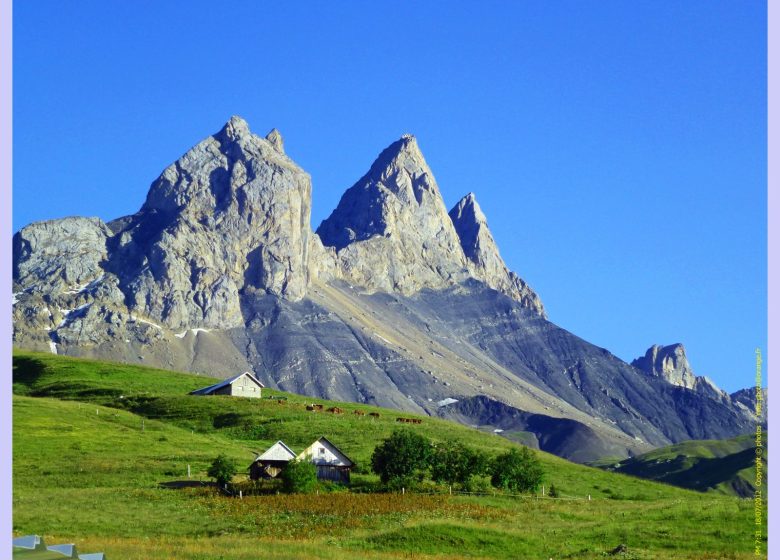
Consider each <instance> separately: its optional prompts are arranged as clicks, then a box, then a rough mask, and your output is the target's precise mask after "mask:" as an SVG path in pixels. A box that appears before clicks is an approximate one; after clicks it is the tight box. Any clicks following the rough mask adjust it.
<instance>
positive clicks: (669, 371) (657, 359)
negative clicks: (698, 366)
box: [631, 344, 696, 389]
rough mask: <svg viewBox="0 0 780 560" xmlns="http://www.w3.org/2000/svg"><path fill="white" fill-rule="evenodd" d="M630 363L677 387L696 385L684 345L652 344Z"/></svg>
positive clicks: (692, 386)
mask: <svg viewBox="0 0 780 560" xmlns="http://www.w3.org/2000/svg"><path fill="white" fill-rule="evenodd" d="M631 365H632V366H634V367H635V368H637V369H639V370H641V371H643V372H645V373H646V374H648V375H653V376H655V377H660V378H662V379H664V380H665V381H666V382H667V383H670V384H672V385H676V386H678V387H685V388H686V389H693V388H694V387H695V386H696V376H695V375H694V373H693V370H692V369H691V366H690V364H689V363H688V358H687V356H686V355H685V347H684V346H683V345H682V344H672V345H669V346H660V345H658V344H654V345H653V346H651V347H650V348H648V350H647V352H646V353H645V355H644V356H642V357H641V358H637V359H635V360H634V361H633V362H631Z"/></svg>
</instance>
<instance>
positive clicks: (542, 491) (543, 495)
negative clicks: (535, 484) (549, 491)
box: [542, 484, 544, 498]
mask: <svg viewBox="0 0 780 560" xmlns="http://www.w3.org/2000/svg"><path fill="white" fill-rule="evenodd" d="M542 498H544V484H542Z"/></svg>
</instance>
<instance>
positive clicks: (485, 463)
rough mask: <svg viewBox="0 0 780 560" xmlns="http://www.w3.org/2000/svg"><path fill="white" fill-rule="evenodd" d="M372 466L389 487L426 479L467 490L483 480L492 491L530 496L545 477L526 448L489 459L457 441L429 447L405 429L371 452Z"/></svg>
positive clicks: (536, 461) (397, 486)
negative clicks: (485, 478)
mask: <svg viewBox="0 0 780 560" xmlns="http://www.w3.org/2000/svg"><path fill="white" fill-rule="evenodd" d="M371 467H372V469H373V471H374V472H375V473H376V474H378V475H379V478H380V480H381V481H382V484H384V485H385V487H387V488H391V489H397V488H401V487H407V488H408V487H414V486H417V485H419V484H420V483H422V482H423V481H424V480H425V478H426V476H428V475H430V479H431V480H432V481H433V482H436V483H446V484H449V485H454V486H458V487H460V488H463V489H465V490H472V489H475V488H477V487H478V486H479V482H478V478H479V477H485V476H487V477H490V483H491V484H492V485H493V486H494V487H496V488H501V489H504V490H510V491H513V492H534V491H536V490H537V489H538V488H539V486H540V485H541V483H542V480H543V478H544V469H543V468H542V465H541V463H540V462H539V459H538V458H537V457H536V454H535V453H534V452H533V451H532V450H531V449H529V448H527V447H523V448H522V449H520V450H518V449H511V450H509V451H508V452H506V453H504V454H502V455H499V456H497V457H494V458H493V459H491V458H489V457H488V456H487V455H486V454H485V453H483V452H481V451H478V450H475V449H471V448H469V447H467V446H465V445H463V444H462V443H461V442H457V441H448V442H444V443H440V444H433V443H431V441H430V440H428V439H427V438H425V437H423V436H421V435H419V434H417V433H414V432H412V431H410V430H408V429H398V430H396V431H394V432H393V433H392V435H390V437H388V438H387V439H385V440H384V441H382V443H380V444H379V445H378V446H377V447H376V448H375V449H374V453H373V455H372V456H371Z"/></svg>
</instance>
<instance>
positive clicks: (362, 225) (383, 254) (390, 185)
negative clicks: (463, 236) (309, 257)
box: [317, 135, 469, 295]
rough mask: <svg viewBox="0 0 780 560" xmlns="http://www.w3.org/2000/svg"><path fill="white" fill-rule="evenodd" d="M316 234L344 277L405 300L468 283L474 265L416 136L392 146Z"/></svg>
mask: <svg viewBox="0 0 780 560" xmlns="http://www.w3.org/2000/svg"><path fill="white" fill-rule="evenodd" d="M317 234H318V235H319V237H320V238H321V239H322V242H323V243H324V244H325V245H326V246H330V247H333V248H334V249H335V251H336V252H337V259H338V267H339V270H340V275H341V276H342V278H343V279H345V280H347V281H349V282H351V283H354V284H357V285H359V286H363V287H365V288H367V289H369V290H372V291H386V292H392V291H397V292H400V293H403V294H406V295H409V294H412V293H415V292H417V291H419V290H420V289H422V288H443V287H446V286H450V285H453V284H455V283H457V282H461V281H463V280H465V279H466V278H468V276H469V271H468V264H467V262H466V258H465V256H464V255H463V251H462V250H461V248H460V242H459V240H458V235H457V233H456V232H455V228H454V227H453V225H452V222H451V220H450V219H449V217H448V216H447V209H446V207H445V206H444V201H443V200H442V198H441V194H440V193H439V188H438V186H437V185H436V180H435V179H434V177H433V173H432V172H431V170H430V168H429V167H428V164H427V163H426V162H425V159H424V158H423V156H422V153H421V152H420V149H419V147H418V146H417V141H416V140H415V138H414V137H413V136H410V135H407V136H404V137H403V138H401V139H400V140H398V141H396V142H394V143H393V144H391V145H390V146H389V147H388V148H386V149H385V150H384V151H383V152H382V153H381V154H380V155H379V157H378V158H377V160H376V161H375V162H374V164H373V165H372V166H371V169H370V170H369V171H368V173H366V174H365V175H364V176H363V177H362V178H360V180H358V182H357V183H355V184H354V185H353V186H352V187H350V188H349V189H348V190H347V191H346V192H345V193H344V195H343V196H342V197H341V200H340V201H339V204H338V206H337V207H336V209H335V210H334V211H333V213H332V214H331V215H330V216H329V217H328V218H327V219H326V220H324V221H323V222H322V224H321V225H320V227H319V228H318V229H317Z"/></svg>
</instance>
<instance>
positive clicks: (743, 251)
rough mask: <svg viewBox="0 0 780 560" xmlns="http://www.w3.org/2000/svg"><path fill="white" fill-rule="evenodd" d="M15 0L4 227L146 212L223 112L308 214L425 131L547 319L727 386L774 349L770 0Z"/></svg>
mask: <svg viewBox="0 0 780 560" xmlns="http://www.w3.org/2000/svg"><path fill="white" fill-rule="evenodd" d="M291 4H292V3H281V2H230V3H225V4H224V5H223V4H220V3H214V2H187V3H186V4H185V3H182V2H173V1H170V2H151V1H137V2H120V1H105V0H103V1H100V2H90V1H79V2H61V1H40V0H30V1H26V2H16V3H15V4H14V191H13V197H14V207H13V211H14V230H16V229H18V228H20V227H22V226H24V225H25V224H27V223H29V222H31V221H35V220H42V219H48V218H56V217H62V216H67V215H76V214H78V215H93V216H99V217H101V218H103V219H106V220H108V219H112V218H115V217H118V216H121V215H125V214H129V213H133V212H135V211H136V210H137V209H138V208H139V207H140V205H141V204H142V202H143V200H144V198H145V195H146V191H147V189H148V186H149V184H150V183H151V181H152V180H154V178H155V177H156V176H157V175H158V174H159V173H160V172H161V171H162V170H163V169H164V168H165V167H166V166H167V165H168V164H169V163H171V162H172V161H174V160H175V159H176V158H178V157H179V156H180V155H181V154H182V153H184V152H185V151H186V150H187V149H188V148H189V147H190V146H192V145H193V144H195V143H196V142H198V141H199V140H201V139H202V138H204V137H205V136H207V135H209V134H211V133H213V132H215V131H217V130H218V129H219V128H220V127H221V126H222V124H223V123H224V122H225V121H226V120H227V119H228V118H229V117H230V115H232V114H239V115H241V116H243V117H244V118H246V119H247V121H248V122H249V124H250V126H251V127H252V129H253V130H254V131H255V132H258V133H262V134H265V133H266V132H267V131H268V130H269V129H271V128H272V127H277V128H279V129H280V130H281V132H282V134H283V135H284V137H285V146H286V149H287V152H288V154H289V155H290V156H291V157H292V158H293V159H295V160H296V161H297V162H298V163H299V164H300V165H301V166H302V167H303V168H304V169H306V170H307V171H308V172H309V173H311V175H312V180H313V211H312V225H313V227H315V228H316V226H317V225H318V224H319V222H320V221H321V220H322V219H323V218H325V217H326V216H327V215H328V214H329V213H330V211H331V210H332V209H333V208H334V207H335V205H336V203H337V202H338V199H339V197H340V196H341V193H342V192H343V191H344V190H345V189H346V188H347V187H349V186H350V185H352V183H353V182H354V181H355V180H357V179H358V178H359V177H360V176H361V175H362V174H363V173H364V172H365V171H366V170H367V169H368V167H369V165H370V164H371V162H372V161H373V158H374V157H375V156H376V155H377V154H378V153H379V152H380V151H381V149H382V148H384V147H385V146H386V145H388V144H389V143H391V142H392V141H393V140H395V139H396V138H398V137H399V136H400V135H401V134H403V133H406V132H411V133H413V134H415V135H416V136H417V138H418V141H419V144H420V147H421V149H422V151H423V153H424V154H425V156H426V158H427V160H428V163H429V164H430V166H431V168H432V169H433V171H434V174H435V175H436V178H437V180H438V183H439V186H440V188H441V191H442V195H443V196H444V199H445V202H446V203H447V205H448V207H449V206H452V205H454V204H455V202H456V201H457V200H458V199H459V198H460V197H461V196H462V195H464V194H466V193H468V192H470V191H473V192H474V193H476V195H477V200H478V201H479V203H480V205H481V206H482V208H483V210H484V211H485V213H486V215H487V217H488V221H489V224H490V227H491V229H492V231H493V234H494V236H495V238H496V240H497V242H498V244H499V247H500V249H501V251H502V254H503V256H504V258H505V260H506V261H507V264H508V265H509V266H510V268H512V269H514V270H515V271H516V272H518V273H519V274H520V276H522V277H523V278H524V279H526V280H527V281H528V282H529V283H530V284H531V285H532V286H533V287H534V288H535V289H536V290H537V291H538V292H539V294H540V295H541V297H542V300H543V302H544V303H545V305H546V307H547V309H548V312H549V316H550V318H551V320H553V321H554V322H556V323H557V324H559V325H561V326H562V327H564V328H567V329H568V330H570V331H572V332H574V333H576V334H577V335H579V336H581V337H583V338H585V339H586V340H589V341H591V342H593V343H595V344H597V345H599V346H603V347H605V348H608V349H609V350H610V351H612V352H613V353H615V354H616V355H618V356H619V357H621V358H623V359H625V360H628V361H630V360H631V359H633V358H634V357H636V356H638V355H640V354H643V353H644V351H645V350H646V349H647V347H649V346H650V345H651V344H653V343H660V344H671V343H674V342H682V343H683V344H685V346H686V348H687V349H688V355H689V358H690V360H691V362H692V365H693V368H694V370H695V371H696V373H697V374H699V375H708V376H710V377H711V378H713V379H714V380H715V381H716V382H717V383H718V384H719V385H721V386H722V387H724V388H726V389H728V390H735V389H737V388H739V387H743V386H749V385H750V384H751V383H752V380H753V360H754V354H753V351H754V348H755V347H757V346H758V347H761V348H762V349H765V348H766V290H767V286H766V252H767V244H766V225H767V223H766V101H767V98H766V5H765V3H763V2H758V1H756V2H718V1H713V0H706V1H704V0H701V1H693V0H689V1H685V2H679V1H674V2H672V1H668V2H642V1H635V2H624V1H616V2H610V1H603V0H599V1H591V2H584V1H577V2H564V1H559V2H546V1H545V2H542V1H538V2H508V1H507V2H474V3H467V2H443V1H442V2H439V1H426V2H417V3H412V2H398V1H394V2H372V3H365V2H355V3H349V2H338V3H315V2H300V3H296V4H295V5H291Z"/></svg>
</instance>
